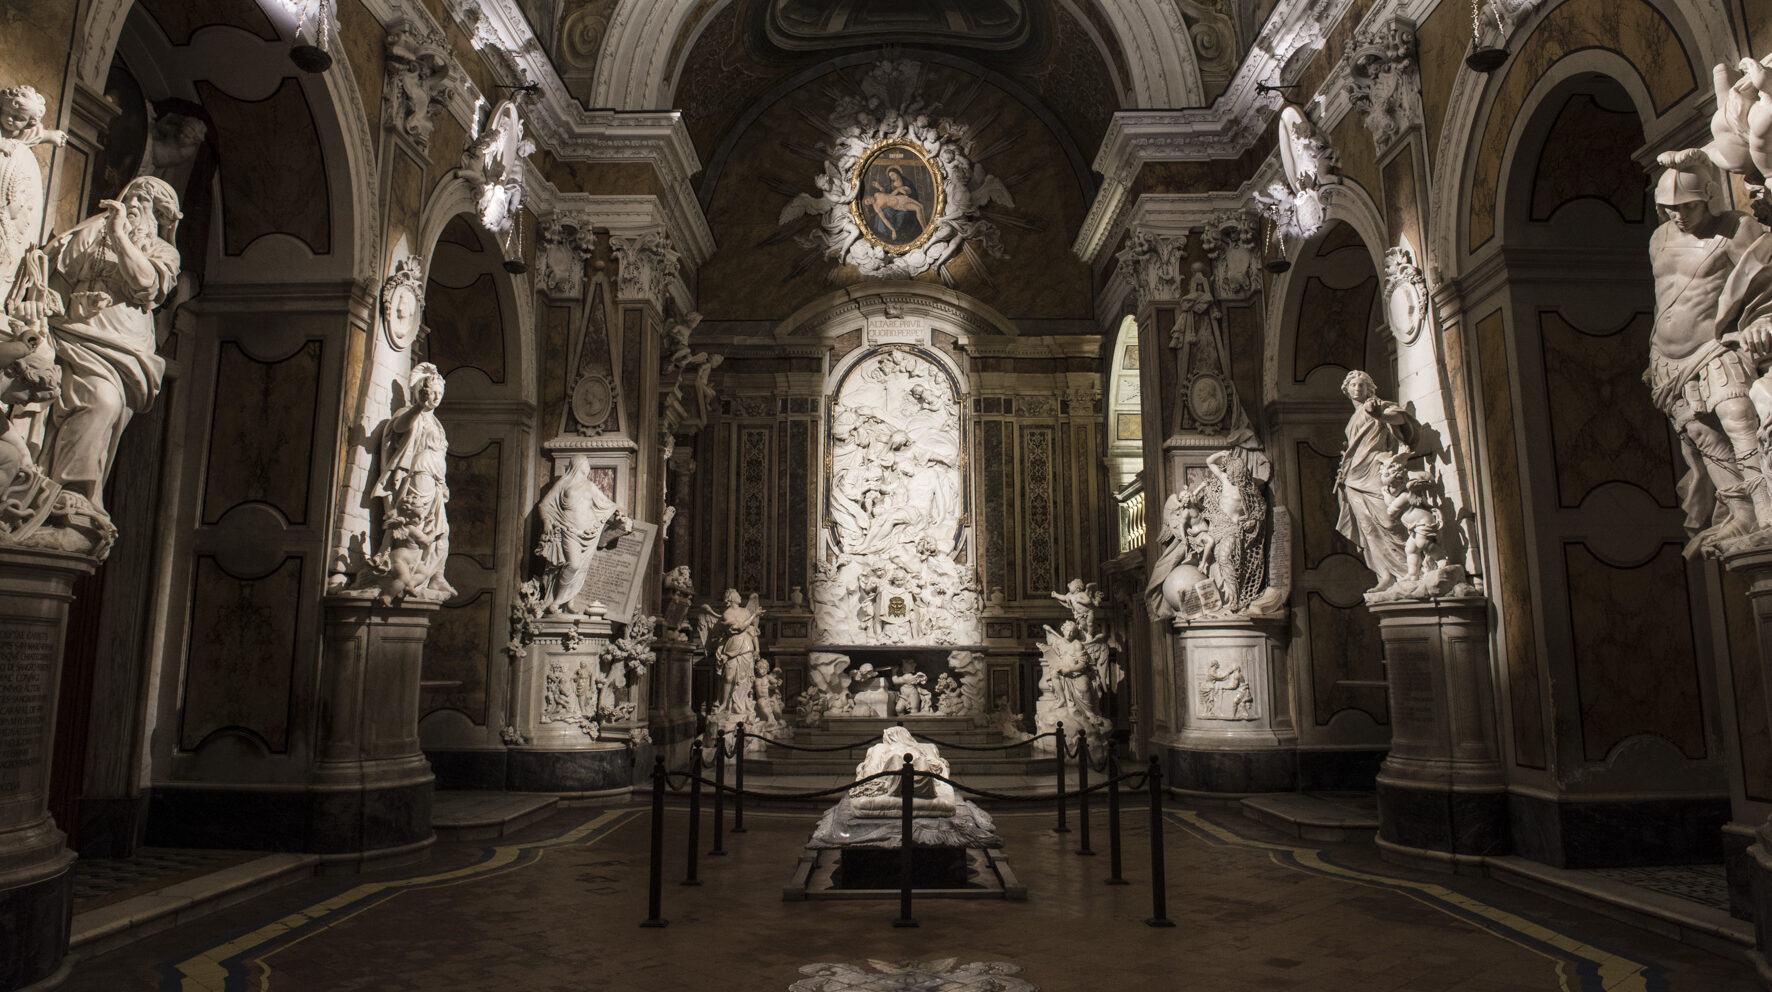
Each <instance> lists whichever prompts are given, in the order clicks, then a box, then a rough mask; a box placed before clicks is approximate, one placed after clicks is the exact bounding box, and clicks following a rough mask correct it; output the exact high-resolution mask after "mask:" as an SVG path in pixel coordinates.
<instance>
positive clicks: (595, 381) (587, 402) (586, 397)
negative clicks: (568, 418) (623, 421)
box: [572, 375, 615, 431]
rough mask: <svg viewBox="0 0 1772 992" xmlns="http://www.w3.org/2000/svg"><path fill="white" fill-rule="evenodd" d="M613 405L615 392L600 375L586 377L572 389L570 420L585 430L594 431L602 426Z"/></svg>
mask: <svg viewBox="0 0 1772 992" xmlns="http://www.w3.org/2000/svg"><path fill="white" fill-rule="evenodd" d="M614 405H615V392H614V390H612V389H611V388H610V386H609V380H608V379H605V378H603V377H602V376H600V375H587V376H585V377H584V378H582V379H580V380H578V385H576V386H574V387H572V419H574V420H576V421H578V422H579V423H580V424H582V425H583V426H585V427H586V428H589V429H591V430H593V431H594V430H596V429H597V428H599V427H601V426H603V421H604V420H605V419H607V418H608V417H609V410H610V408H611V407H613V406H614Z"/></svg>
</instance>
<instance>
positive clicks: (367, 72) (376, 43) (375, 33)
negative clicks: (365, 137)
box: [333, 0, 387, 147]
mask: <svg viewBox="0 0 1772 992" xmlns="http://www.w3.org/2000/svg"><path fill="white" fill-rule="evenodd" d="M333 9H334V10H336V11H337V12H338V26H339V32H338V44H339V45H340V46H342V47H343V49H344V52H345V57H346V58H348V59H349V60H350V63H351V75H353V76H355V77H356V78H357V92H358V93H361V94H363V112H364V113H365V114H366V115H368V117H369V133H370V134H371V135H374V136H375V137H374V138H373V139H372V140H375V141H376V143H377V147H380V138H381V99H380V97H379V94H380V93H381V87H382V69H383V66H384V64H385V63H384V62H383V55H382V51H383V49H382V39H383V38H385V37H386V36H387V32H386V31H384V30H383V29H382V27H381V23H380V22H379V21H377V20H376V19H375V15H374V14H371V13H370V12H369V9H368V8H367V7H365V6H363V0H339V2H338V4H337V5H336V6H334V7H333Z"/></svg>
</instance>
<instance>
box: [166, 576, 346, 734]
mask: <svg viewBox="0 0 1772 992" xmlns="http://www.w3.org/2000/svg"><path fill="white" fill-rule="evenodd" d="M302 564H303V563H302V559H300V558H288V559H285V560H284V561H283V562H282V563H281V564H279V565H278V566H277V567H276V568H275V569H273V570H272V571H270V572H268V573H266V574H264V575H252V576H241V575H235V574H233V573H231V572H229V571H228V570H226V569H224V568H222V567H221V565H220V564H218V562H217V560H216V558H215V557H214V556H211V555H201V554H200V555H198V556H197V567H196V570H195V572H194V574H193V579H192V591H191V644H190V651H189V654H188V655H187V659H186V667H185V673H184V687H183V691H182V698H183V700H184V708H183V710H182V712H181V714H180V721H179V747H180V748H181V749H183V750H187V751H189V750H194V749H196V748H197V747H198V745H200V744H201V743H202V742H203V741H204V739H205V738H207V737H208V736H209V735H211V734H213V733H215V732H216V731H218V730H221V729H224V728H237V729H239V730H242V731H244V732H246V733H247V734H248V735H250V736H251V737H253V738H255V739H257V740H258V741H260V742H262V744H263V745H264V747H265V749H266V750H268V751H270V752H272V753H281V752H283V751H284V750H285V749H286V748H287V747H288V741H289V730H290V727H289V719H290V715H289V701H290V693H291V682H292V679H293V677H294V671H295V664H296V649H297V645H296V636H297V632H298V631H299V630H301V629H302V625H303V623H307V624H309V625H312V623H313V621H314V618H311V617H304V616H303V615H302V610H301V606H300V602H301V581H302Z"/></svg>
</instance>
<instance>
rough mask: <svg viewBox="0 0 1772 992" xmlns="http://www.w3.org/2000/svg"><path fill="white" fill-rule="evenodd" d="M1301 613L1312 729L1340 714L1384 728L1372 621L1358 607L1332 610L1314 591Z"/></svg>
mask: <svg viewBox="0 0 1772 992" xmlns="http://www.w3.org/2000/svg"><path fill="white" fill-rule="evenodd" d="M1305 612H1306V613H1307V614H1308V616H1309V618H1310V631H1311V640H1310V652H1311V657H1310V664H1311V712H1312V715H1313V718H1314V719H1315V721H1316V724H1317V726H1319V727H1322V726H1327V725H1328V724H1329V721H1330V720H1332V719H1334V718H1335V714H1337V713H1340V712H1342V711H1343V710H1361V711H1363V712H1364V713H1366V715H1368V716H1370V717H1371V718H1372V719H1373V721H1374V722H1376V723H1379V724H1387V723H1389V722H1390V705H1389V700H1388V698H1387V696H1386V690H1385V686H1384V685H1383V684H1382V683H1383V682H1384V681H1385V668H1384V641H1383V639H1382V638H1380V637H1379V634H1378V618H1377V617H1375V616H1373V615H1372V611H1371V610H1368V609H1366V608H1365V606H1364V605H1361V604H1356V605H1353V606H1338V605H1336V604H1334V603H1331V602H1330V601H1328V600H1327V599H1324V598H1323V597H1322V596H1321V595H1319V594H1318V593H1315V592H1311V593H1306V594H1305ZM1350 682H1367V683H1374V682H1376V683H1379V684H1378V685H1371V684H1367V685H1350V684H1349V683H1350Z"/></svg>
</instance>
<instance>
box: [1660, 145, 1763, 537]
mask: <svg viewBox="0 0 1772 992" xmlns="http://www.w3.org/2000/svg"><path fill="white" fill-rule="evenodd" d="M1659 161H1660V163H1661V165H1663V166H1664V167H1665V168H1664V171H1663V172H1662V173H1661V175H1660V177H1659V178H1658V179H1657V181H1656V184H1655V204H1656V210H1657V212H1658V213H1659V214H1660V216H1661V218H1662V224H1661V226H1659V227H1658V228H1656V230H1655V233H1654V235H1653V236H1652V237H1651V238H1650V240H1649V258H1650V263H1651V266H1652V268H1653V271H1654V276H1655V325H1654V329H1653V330H1652V331H1651V333H1650V339H1649V368H1648V369H1647V370H1646V371H1645V372H1644V374H1643V378H1644V380H1645V381H1646V382H1647V383H1648V384H1649V388H1650V390H1651V392H1652V394H1653V400H1654V402H1655V405H1656V407H1657V408H1658V409H1660V410H1661V411H1662V412H1663V413H1664V414H1666V415H1667V417H1668V419H1669V420H1670V421H1672V423H1673V426H1674V430H1675V433H1676V434H1678V435H1679V439H1680V448H1681V452H1682V454H1683V456H1684V459H1685V461H1686V464H1687V467H1688V469H1689V471H1688V473H1687V475H1686V476H1685V478H1684V479H1682V480H1681V483H1680V495H1681V503H1682V506H1683V509H1684V510H1685V512H1686V529H1687V533H1688V534H1689V535H1690V536H1691V540H1690V541H1689V542H1688V543H1687V545H1686V553H1687V555H1689V556H1693V555H1698V554H1702V553H1706V552H1711V553H1720V552H1721V551H1723V550H1726V549H1727V548H1728V547H1733V546H1735V545H1737V544H1739V542H1740V541H1741V540H1743V539H1744V538H1746V537H1747V536H1748V535H1751V534H1756V533H1757V532H1760V531H1762V530H1765V529H1767V528H1772V488H1769V486H1768V481H1767V473H1766V461H1765V456H1766V453H1767V452H1766V449H1765V445H1764V444H1763V443H1762V436H1763V435H1762V430H1761V426H1762V424H1764V423H1772V378H1765V377H1762V375H1761V373H1762V371H1763V370H1764V368H1765V367H1766V366H1767V365H1769V364H1772V268H1769V267H1768V259H1772V238H1769V237H1767V236H1766V229H1765V228H1764V227H1763V226H1762V225H1761V224H1760V223H1759V222H1758V221H1756V220H1755V219H1754V218H1753V217H1750V216H1748V215H1747V214H1746V213H1743V212H1741V211H1739V210H1724V211H1717V210H1715V209H1713V207H1712V202H1711V201H1712V199H1713V196H1714V195H1715V192H1716V190H1717V187H1718V182H1717V179H1718V176H1717V174H1716V172H1715V171H1714V169H1713V166H1712V162H1713V161H1714V159H1713V158H1712V157H1711V156H1710V155H1709V154H1708V153H1707V152H1706V151H1705V150H1703V149H1686V150H1684V151H1678V152H1669V153H1667V154H1664V155H1662V156H1661V157H1660V159H1659Z"/></svg>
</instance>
